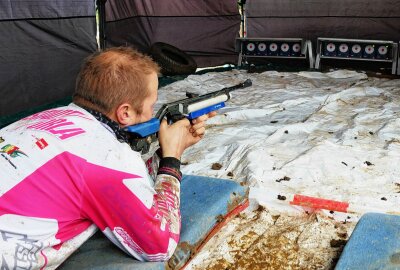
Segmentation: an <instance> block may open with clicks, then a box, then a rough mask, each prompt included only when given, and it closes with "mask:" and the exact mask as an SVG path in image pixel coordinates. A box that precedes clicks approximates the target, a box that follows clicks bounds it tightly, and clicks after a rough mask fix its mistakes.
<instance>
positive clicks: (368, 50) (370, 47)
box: [364, 45, 375, 54]
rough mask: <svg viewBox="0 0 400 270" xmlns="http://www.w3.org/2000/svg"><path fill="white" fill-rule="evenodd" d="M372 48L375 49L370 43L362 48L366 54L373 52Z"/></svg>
mask: <svg viewBox="0 0 400 270" xmlns="http://www.w3.org/2000/svg"><path fill="white" fill-rule="evenodd" d="M374 50H375V48H374V46H372V45H367V46H365V49H364V51H365V53H366V54H373V53H374Z"/></svg>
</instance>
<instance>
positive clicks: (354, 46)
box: [351, 44, 361, 53]
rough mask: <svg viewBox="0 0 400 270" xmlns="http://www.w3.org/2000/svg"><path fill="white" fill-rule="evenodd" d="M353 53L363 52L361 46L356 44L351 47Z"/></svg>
mask: <svg viewBox="0 0 400 270" xmlns="http://www.w3.org/2000/svg"><path fill="white" fill-rule="evenodd" d="M351 51H352V52H353V53H360V52H361V46H360V45H358V44H354V45H353V46H352V47H351Z"/></svg>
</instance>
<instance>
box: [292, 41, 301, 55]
mask: <svg viewBox="0 0 400 270" xmlns="http://www.w3.org/2000/svg"><path fill="white" fill-rule="evenodd" d="M300 49H301V46H300V44H299V43H295V44H293V47H292V50H293V52H295V53H298V52H299V51H300Z"/></svg>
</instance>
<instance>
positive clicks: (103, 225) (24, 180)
mask: <svg viewBox="0 0 400 270" xmlns="http://www.w3.org/2000/svg"><path fill="white" fill-rule="evenodd" d="M158 73H159V67H158V66H157V64H155V63H154V62H153V61H152V60H151V59H150V58H149V57H147V56H145V55H142V54H140V53H138V52H137V51H134V50H133V49H130V48H111V49H108V50H105V51H102V52H98V53H95V54H94V55H92V56H90V57H89V58H88V59H87V60H86V61H85V63H84V64H83V66H82V69H81V71H80V73H79V75H78V78H77V81H76V90H75V93H74V98H73V103H71V104H70V105H68V106H65V107H60V108H55V109H51V110H47V111H43V112H39V113H36V114H34V115H31V116H29V117H26V118H24V119H22V120H20V121H17V122H15V123H13V124H11V125H9V126H7V127H5V128H3V129H2V130H0V155H1V156H0V168H1V170H0V254H1V255H0V266H1V268H2V269H42V268H45V269H53V268H56V267H57V266H59V265H60V264H61V263H62V262H63V261H64V260H65V259H66V258H67V257H68V256H69V255H71V254H72V253H73V252H74V251H75V250H76V249H77V248H78V247H79V246H80V245H81V244H82V243H83V242H85V241H86V240H87V239H88V238H89V237H90V236H91V235H92V234H93V233H94V232H95V230H96V228H99V229H100V230H101V231H102V232H103V233H104V234H105V235H106V236H107V237H108V238H109V239H110V240H111V241H112V242H113V243H114V244H115V245H117V246H118V247H119V248H121V249H122V250H123V251H125V252H126V253H128V254H130V255H131V256H133V257H135V258H136V259H138V260H142V261H164V260H167V259H168V258H169V257H170V256H171V255H172V253H173V252H174V250H175V248H176V246H177V243H178V241H179V233H180V213H179V195H180V180H181V172H180V157H181V155H182V153H183V151H184V150H185V149H186V148H188V147H189V146H191V145H193V144H195V143H197V142H198V141H199V140H201V138H202V137H203V136H204V132H205V121H206V120H207V118H208V117H211V116H213V115H214V114H213V113H212V114H209V115H204V116H201V117H199V118H198V119H195V120H194V121H192V123H190V122H189V121H188V120H187V119H183V120H180V121H178V122H176V123H174V124H172V125H168V124H167V123H166V121H165V120H164V121H162V123H161V126H160V130H159V143H160V147H161V153H162V155H161V157H160V162H159V166H158V171H157V174H156V177H154V178H152V177H151V176H150V174H149V172H148V170H147V168H146V165H145V162H144V161H143V159H142V158H141V156H140V153H138V152H135V151H133V150H132V149H131V148H130V146H129V145H128V143H127V139H126V134H125V133H124V131H123V128H124V127H126V126H129V125H134V124H138V123H142V122H145V121H148V120H150V119H151V117H152V115H153V106H154V104H155V103H156V101H157V88H158V78H157V75H158Z"/></svg>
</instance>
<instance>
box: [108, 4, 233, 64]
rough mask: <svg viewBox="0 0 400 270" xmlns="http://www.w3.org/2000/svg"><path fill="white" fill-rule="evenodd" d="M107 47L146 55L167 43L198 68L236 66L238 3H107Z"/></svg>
mask: <svg viewBox="0 0 400 270" xmlns="http://www.w3.org/2000/svg"><path fill="white" fill-rule="evenodd" d="M105 10H106V27H105V28H106V29H105V32H106V38H107V47H111V46H120V45H131V46H134V47H136V48H137V49H139V50H140V51H142V52H145V53H146V52H148V51H149V49H150V46H151V44H153V43H155V42H165V43H169V44H171V45H173V46H175V47H177V48H179V49H181V50H183V51H185V52H186V53H188V54H189V55H191V56H193V57H194V59H195V60H196V62H197V65H198V66H199V67H205V66H215V65H221V64H224V63H236V62H237V53H236V52H235V39H236V37H238V34H239V28H240V15H239V11H238V8H237V1H235V0H229V1H211V0H207V1H196V0H191V1H188V0H187V1H180V0H170V1H156V0H148V1H129V0H123V1H122V0H109V1H107V2H106V8H105Z"/></svg>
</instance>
